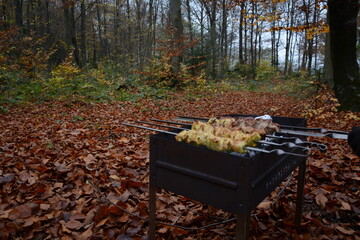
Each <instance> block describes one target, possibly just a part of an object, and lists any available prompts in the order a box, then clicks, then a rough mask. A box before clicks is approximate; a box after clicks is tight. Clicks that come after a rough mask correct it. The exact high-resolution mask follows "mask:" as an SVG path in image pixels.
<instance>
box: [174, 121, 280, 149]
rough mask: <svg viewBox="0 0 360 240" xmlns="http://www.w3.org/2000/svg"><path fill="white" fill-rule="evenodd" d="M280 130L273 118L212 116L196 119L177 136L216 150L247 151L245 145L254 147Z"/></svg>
mask: <svg viewBox="0 0 360 240" xmlns="http://www.w3.org/2000/svg"><path fill="white" fill-rule="evenodd" d="M275 131H280V127H279V125H278V124H275V123H273V122H272V121H271V120H264V119H254V118H237V119H235V118H232V117H225V118H220V119H217V118H211V119H209V121H208V122H205V123H204V122H200V121H195V122H194V123H193V124H192V125H191V130H184V131H182V132H180V133H179V134H178V135H177V136H176V140H177V141H179V142H180V141H183V142H186V143H190V144H195V145H200V146H206V147H208V148H210V149H212V150H215V151H227V152H231V151H234V152H238V153H245V152H246V150H245V149H244V147H246V146H248V147H254V146H256V143H257V141H259V140H261V138H263V137H265V135H266V134H273V133H274V132H275Z"/></svg>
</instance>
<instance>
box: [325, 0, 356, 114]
mask: <svg viewBox="0 0 360 240" xmlns="http://www.w3.org/2000/svg"><path fill="white" fill-rule="evenodd" d="M328 7H329V25H330V41H331V44H330V49H331V61H332V65H333V77H334V90H335V94H336V97H337V98H338V99H339V102H340V104H341V106H340V109H341V110H352V111H360V79H359V66H358V63H357V59H356V20H357V16H358V11H359V5H358V0H328Z"/></svg>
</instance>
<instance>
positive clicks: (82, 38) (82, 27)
mask: <svg viewBox="0 0 360 240" xmlns="http://www.w3.org/2000/svg"><path fill="white" fill-rule="evenodd" d="M85 20H86V6H85V0H81V5H80V53H81V57H80V59H81V64H82V65H84V64H85V63H86V24H85Z"/></svg>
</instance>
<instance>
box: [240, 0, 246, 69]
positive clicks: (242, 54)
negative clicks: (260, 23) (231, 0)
mask: <svg viewBox="0 0 360 240" xmlns="http://www.w3.org/2000/svg"><path fill="white" fill-rule="evenodd" d="M244 15H245V2H243V1H242V2H241V5H240V25H239V61H240V64H244V63H245V59H244V35H243V29H244V26H243V25H244Z"/></svg>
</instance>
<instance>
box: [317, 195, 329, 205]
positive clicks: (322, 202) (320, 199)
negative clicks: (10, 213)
mask: <svg viewBox="0 0 360 240" xmlns="http://www.w3.org/2000/svg"><path fill="white" fill-rule="evenodd" d="M315 201H316V203H317V204H318V205H319V206H320V207H321V208H325V206H326V203H327V202H328V199H327V197H326V196H325V195H324V194H323V193H320V194H318V195H316V197H315Z"/></svg>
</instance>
